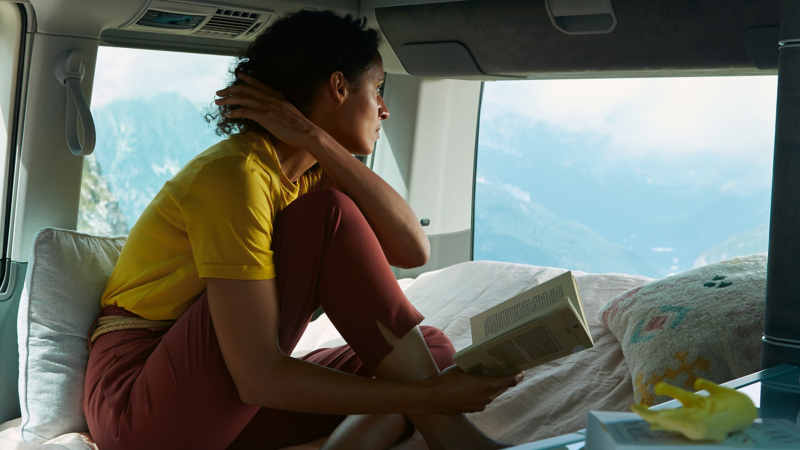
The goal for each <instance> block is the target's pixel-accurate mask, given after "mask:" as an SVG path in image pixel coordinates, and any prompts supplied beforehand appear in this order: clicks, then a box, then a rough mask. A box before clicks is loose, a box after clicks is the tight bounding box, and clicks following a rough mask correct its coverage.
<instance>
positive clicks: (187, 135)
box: [78, 47, 233, 235]
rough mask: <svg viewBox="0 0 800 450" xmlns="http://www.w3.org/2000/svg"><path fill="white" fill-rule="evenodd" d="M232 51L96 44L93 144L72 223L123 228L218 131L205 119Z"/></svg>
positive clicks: (96, 229)
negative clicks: (198, 51)
mask: <svg viewBox="0 0 800 450" xmlns="http://www.w3.org/2000/svg"><path fill="white" fill-rule="evenodd" d="M232 62H233V58H231V57H227V56H215V55H204V54H191V53H177V52H164V51H153V50H138V49H129V48H120V47H100V48H99V52H98V55H97V66H96V72H95V77H94V86H93V89H92V116H93V117H94V121H95V126H96V128H97V146H96V147H95V150H94V153H93V154H92V155H90V156H88V157H86V158H85V159H84V166H83V181H82V185H81V199H80V213H79V217H78V230H80V231H84V232H88V233H92V234H107V235H121V234H128V232H129V230H130V227H131V226H133V224H134V223H135V222H136V220H137V219H138V218H139V215H140V214H141V213H142V211H143V210H144V208H145V207H146V206H147V205H148V204H149V203H150V201H151V200H152V199H153V197H154V196H155V194H156V193H157V192H158V191H159V190H160V189H161V187H162V186H163V185H164V183H165V182H166V181H167V180H169V179H170V178H172V176H173V175H175V174H176V173H177V171H178V170H179V169H180V168H181V167H183V166H184V165H185V164H186V163H187V162H189V160H190V159H191V158H193V157H194V156H195V155H197V154H198V153H200V152H202V151H203V150H205V149H206V148H208V147H210V146H211V145H213V144H214V143H216V142H218V141H219V140H220V139H221V138H220V137H218V136H216V135H215V134H214V127H213V126H212V125H210V124H207V123H206V121H205V120H204V119H203V109H204V108H207V107H209V106H211V105H212V102H213V100H214V92H215V91H217V90H219V89H222V88H224V87H225V86H226V81H227V80H228V69H229V66H230V64H231V63H232Z"/></svg>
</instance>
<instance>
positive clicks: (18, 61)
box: [0, 3, 27, 279]
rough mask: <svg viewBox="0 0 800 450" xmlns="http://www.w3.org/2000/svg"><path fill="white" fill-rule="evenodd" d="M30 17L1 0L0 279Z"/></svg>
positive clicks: (5, 252)
mask: <svg viewBox="0 0 800 450" xmlns="http://www.w3.org/2000/svg"><path fill="white" fill-rule="evenodd" d="M26 22H27V16H26V13H25V9H23V7H22V6H21V5H17V4H14V3H0V239H2V243H0V249H1V250H0V251H1V252H2V253H0V259H2V260H3V262H4V263H3V264H0V279H1V278H3V277H4V276H5V267H6V264H5V262H6V256H7V250H8V248H9V247H8V245H9V220H10V216H11V214H10V204H9V203H10V201H9V199H10V193H11V190H12V189H13V180H14V176H13V171H14V167H15V166H16V161H15V160H16V150H17V147H18V144H19V139H18V132H19V119H20V109H21V108H22V105H21V103H22V77H21V73H22V71H23V68H24V67H23V66H24V62H23V54H24V51H23V50H22V49H23V47H24V45H25V28H24V27H25V23H26Z"/></svg>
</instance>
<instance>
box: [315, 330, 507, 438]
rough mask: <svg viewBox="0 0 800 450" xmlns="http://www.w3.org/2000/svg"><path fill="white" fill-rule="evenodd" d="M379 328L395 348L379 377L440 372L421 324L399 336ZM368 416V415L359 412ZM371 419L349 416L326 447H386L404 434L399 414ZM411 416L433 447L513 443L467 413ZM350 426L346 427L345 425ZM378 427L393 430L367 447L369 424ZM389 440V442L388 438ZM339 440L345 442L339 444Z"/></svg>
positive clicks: (412, 377) (412, 378)
mask: <svg viewBox="0 0 800 450" xmlns="http://www.w3.org/2000/svg"><path fill="white" fill-rule="evenodd" d="M378 328H379V329H380V331H381V334H382V335H383V336H384V338H385V339H386V341H387V342H388V343H389V345H391V346H392V348H393V350H392V352H391V353H389V354H388V355H387V356H386V357H385V358H384V359H383V361H382V362H381V363H380V365H378V367H376V368H375V370H374V373H375V375H376V376H377V377H378V378H385V379H388V380H398V381H421V380H426V379H428V378H433V377H434V376H436V375H437V374H438V373H439V369H438V368H437V367H436V363H435V362H434V360H433V357H432V356H431V354H430V352H429V351H428V347H427V345H426V343H425V339H424V338H423V337H422V333H421V332H420V330H419V327H414V328H413V329H412V330H411V331H410V332H408V334H406V335H405V336H403V337H402V338H398V337H397V336H395V335H394V334H393V333H392V332H391V331H389V330H388V329H386V328H385V327H384V326H383V325H381V324H380V323H378ZM355 417H365V416H355ZM366 417H370V418H369V419H353V420H349V419H350V418H348V420H345V422H343V423H342V425H340V427H339V428H337V429H336V430H335V431H334V432H333V434H332V435H331V441H332V442H331V446H330V447H328V446H327V445H326V447H325V448H326V449H331V450H332V449H340V448H342V449H344V448H386V447H387V446H388V445H390V444H392V443H393V442H394V441H395V440H396V439H397V438H399V437H400V435H401V434H402V432H403V430H404V428H402V427H400V426H399V421H398V420H397V419H396V416H395V415H384V416H366ZM408 418H409V419H410V420H411V422H412V423H413V424H414V426H415V427H416V428H417V429H418V430H419V432H420V433H421V434H422V437H424V438H425V442H426V443H427V444H428V447H429V448H430V449H431V450H450V449H463V450H472V449H476V450H479V449H500V448H506V447H510V445H508V444H503V443H500V442H497V441H495V440H493V439H491V438H489V437H488V436H486V435H485V434H483V433H482V432H481V431H480V430H478V429H477V428H476V427H475V426H474V425H473V424H472V423H471V422H470V421H469V420H467V418H466V416H464V415H463V414H456V415H445V414H409V415H408ZM345 424H347V427H345V428H343V425H345ZM373 427H374V428H377V429H380V430H381V431H378V430H375V433H380V432H389V433H391V434H390V435H388V436H386V439H385V440H383V441H380V442H378V441H373V442H374V443H375V444H380V446H379V445H375V446H371V447H366V446H363V445H364V444H356V443H360V442H361V441H362V440H363V439H362V438H361V437H360V436H367V435H372V434H374V433H373V432H372V431H370V430H369V428H373ZM387 441H388V442H387ZM338 442H341V443H342V444H344V443H347V445H345V446H339V445H337V444H338Z"/></svg>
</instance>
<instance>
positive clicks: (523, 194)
mask: <svg viewBox="0 0 800 450" xmlns="http://www.w3.org/2000/svg"><path fill="white" fill-rule="evenodd" d="M500 187H502V188H503V189H505V190H506V192H508V193H509V194H511V195H512V196H513V197H514V198H516V199H517V200H519V201H521V202H529V201H531V194H530V192H527V191H523V190H522V189H520V188H518V187H517V186H514V185H513V184H508V183H503V184H501V185H500Z"/></svg>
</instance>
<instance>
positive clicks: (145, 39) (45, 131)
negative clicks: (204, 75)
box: [0, 0, 800, 423]
mask: <svg viewBox="0 0 800 450" xmlns="http://www.w3.org/2000/svg"><path fill="white" fill-rule="evenodd" d="M579 3H581V4H582V5H588V6H587V8H588V9H586V11H585V14H582V13H581V11H579V10H575V11H573V10H570V9H568V8H570V7H571V6H570V5H574V4H575V3H570V2H569V0H493V1H491V0H487V1H482V0H464V1H435V0H361V1H359V0H316V1H302V0H301V1H289V0H282V1H281V0H235V1H230V0H225V1H223V0H219V1H207V0H197V1H185V2H184V1H173V0H81V1H67V0H22V1H20V0H17V1H14V0H0V36H2V42H1V44H2V46H0V108H1V109H0V113H1V114H2V120H3V126H4V127H5V128H4V130H5V133H0V151H2V152H4V153H2V157H0V162H2V163H3V164H6V166H4V167H5V168H4V169H3V171H0V173H3V174H4V175H3V178H2V179H0V186H2V192H0V211H2V213H3V217H2V218H0V219H2V220H0V227H2V228H1V230H2V231H1V232H0V235H1V236H3V239H4V241H3V246H2V248H3V251H4V253H3V255H2V257H3V262H2V264H1V265H0V269H2V270H3V274H2V275H3V278H2V283H0V423H2V422H5V421H7V420H10V419H13V418H16V417H19V416H20V409H19V398H18V394H17V380H18V376H19V374H18V371H17V368H18V366H17V360H18V349H17V340H16V336H17V329H16V315H17V308H18V306H19V299H20V295H21V292H22V289H23V282H24V279H25V274H26V269H27V263H28V258H29V252H30V249H31V244H32V242H33V239H34V236H35V235H36V233H37V232H38V231H39V230H40V229H41V228H44V227H55V228H63V229H71V230H74V229H76V224H77V223H78V204H79V201H80V194H81V176H82V170H83V158H82V157H78V156H75V155H73V153H72V152H70V151H69V148H68V146H67V143H66V139H65V136H66V135H67V133H68V132H69V130H67V129H65V122H66V114H67V113H66V110H67V108H66V106H65V105H67V104H68V101H72V100H68V97H67V96H68V95H69V94H68V90H67V89H65V86H64V85H63V84H59V82H58V81H57V80H56V79H55V77H54V76H53V71H54V64H55V61H56V59H57V57H59V55H61V54H63V53H65V52H68V51H78V52H80V55H81V59H82V62H83V64H84V66H85V73H84V74H83V78H82V80H81V82H80V87H81V89H82V92H83V93H84V94H85V97H86V99H87V101H88V102H89V104H91V98H92V88H93V82H94V78H95V65H96V61H97V56H98V48H99V47H100V46H108V47H126V48H136V49H149V50H170V51H180V52H189V53H204V54H214V55H226V56H232V55H235V54H236V53H237V52H238V51H241V50H242V49H245V48H246V47H247V45H248V44H249V43H250V42H252V40H253V39H254V37H255V36H256V35H257V34H258V32H259V31H261V30H263V29H264V28H265V27H266V26H268V25H269V24H270V21H271V20H272V19H273V18H275V17H277V16H280V15H281V14H284V13H286V12H290V11H294V10H297V9H299V8H304V7H308V8H324V9H332V10H335V11H337V12H339V13H342V14H353V15H357V16H360V17H366V18H367V19H368V20H369V24H370V25H371V26H373V27H376V28H379V29H380V30H381V32H382V33H383V35H384V36H385V38H386V40H385V43H384V44H383V46H382V47H381V49H380V51H381V55H382V57H383V60H384V64H385V69H386V72H387V77H386V86H387V87H386V91H385V95H384V98H385V100H386V103H387V105H389V107H390V108H391V111H392V116H391V119H390V120H389V121H387V122H386V123H385V125H384V133H383V135H382V138H381V139H380V140H379V141H378V143H377V144H376V151H375V153H374V156H373V157H371V158H368V159H367V161H366V163H367V164H368V165H370V166H371V167H372V168H373V170H375V171H376V172H377V173H378V174H379V175H381V176H382V177H383V178H384V179H385V180H387V182H388V183H389V184H390V185H392V187H393V188H394V189H395V190H397V191H398V192H399V193H400V194H401V195H402V196H403V197H404V198H405V199H406V200H407V201H408V202H409V204H410V205H411V207H412V209H413V210H414V212H415V213H416V214H417V216H418V217H419V218H420V219H423V220H424V221H425V222H424V223H425V224H426V225H425V228H424V229H425V230H426V233H427V234H428V238H429V240H430V243H431V257H430V260H429V262H428V263H427V264H426V265H425V266H422V267H419V268H416V269H399V268H395V269H394V271H395V275H396V276H397V277H398V278H407V277H416V276H417V275H419V274H421V273H423V272H428V271H431V270H437V269H441V268H444V267H449V266H452V265H454V264H457V263H460V262H465V261H471V260H472V259H473V249H472V245H473V244H472V242H473V239H472V238H473V232H474V224H473V203H474V195H475V194H474V192H475V191H474V190H475V170H476V169H475V167H476V161H477V133H478V131H479V130H478V124H479V114H480V108H481V98H482V92H483V88H484V83H485V82H491V81H495V80H537V79H540V80H553V79H580V78H623V77H624V78H630V77H696V76H744V75H775V74H778V75H779V84H778V108H777V111H778V115H777V128H776V138H775V171H774V179H773V194H772V210H771V221H770V244H769V266H768V267H769V275H768V288H767V309H766V321H765V337H764V342H765V343H764V356H763V362H762V365H763V366H764V367H765V368H766V367H772V366H775V365H777V364H781V363H786V362H789V363H792V364H796V365H800V345H798V344H800V327H797V323H798V320H800V303H799V302H798V301H797V300H796V294H794V293H796V292H800V277H798V276H796V274H797V273H800V258H797V255H798V254H800V237H798V235H797V231H796V230H800V202H798V199H800V156H798V155H800V109H798V108H797V107H796V105H798V104H800V2H797V1H792V0H783V1H780V0H706V1H702V2H698V1H696V0H598V1H593V0H585V1H583V2H579ZM607 5H611V7H613V9H612V8H611V7H609V6H607ZM565 8H567V9H565ZM604 8H605V9H604ZM567 10H569V11H572V12H569V13H564V12H563V11H567ZM559 14H561V15H559ZM612 14H613V16H612ZM584 16H585V20H584V19H580V18H581V17H584ZM606 16H607V17H606ZM175 17H180V20H178V19H175V20H171V18H173V19H174V18H175ZM564 17H568V18H578V19H575V20H573V21H572V22H569V21H567V22H565V20H564V19H563V18H564ZM570 20H572V19H570ZM13 23H22V27H23V28H22V29H17V28H16V27H15V26H12V24H13ZM593 27H596V29H595V28H593ZM609 29H610V30H611V31H608V30H609ZM570 30H573V31H572V32H570ZM15 33H16V34H15ZM7 35H8V36H7ZM779 42H780V43H781V44H782V46H781V47H779ZM7 43H10V44H7ZM779 48H780V50H779ZM7 86H13V87H14V88H12V89H10V90H9V89H7ZM9 92H10V93H12V95H11V96H9ZM83 126H84V127H85V126H86V124H85V123H84V124H83ZM6 143H8V145H6ZM7 149H10V150H8V151H7Z"/></svg>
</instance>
